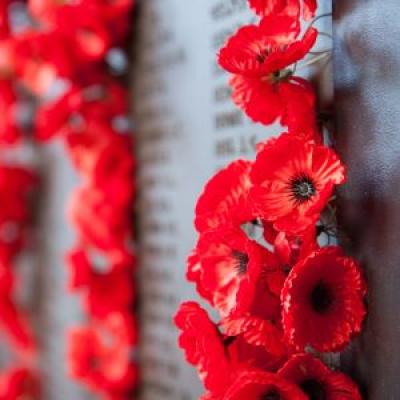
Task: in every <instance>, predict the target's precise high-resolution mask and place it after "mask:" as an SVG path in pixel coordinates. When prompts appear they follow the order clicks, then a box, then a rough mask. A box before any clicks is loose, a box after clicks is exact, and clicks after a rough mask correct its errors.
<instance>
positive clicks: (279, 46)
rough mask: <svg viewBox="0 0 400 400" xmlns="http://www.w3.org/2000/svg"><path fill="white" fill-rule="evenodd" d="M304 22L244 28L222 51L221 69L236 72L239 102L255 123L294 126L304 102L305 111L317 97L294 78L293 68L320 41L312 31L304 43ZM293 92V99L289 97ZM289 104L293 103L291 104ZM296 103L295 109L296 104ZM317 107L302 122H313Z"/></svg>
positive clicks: (269, 20) (270, 20)
mask: <svg viewBox="0 0 400 400" xmlns="http://www.w3.org/2000/svg"><path fill="white" fill-rule="evenodd" d="M299 32H300V30H299V23H298V21H296V20H294V19H292V18H290V17H265V18H264V19H263V20H262V21H261V22H260V24H259V25H249V26H245V27H243V28H240V29H239V30H238V31H237V32H236V34H235V35H233V36H232V37H231V38H230V39H229V40H228V42H227V44H226V45H225V47H223V48H222V49H221V51H220V54H219V58H218V61H219V64H220V65H221V67H222V68H224V69H225V70H227V71H228V72H230V73H232V74H233V76H232V77H231V79H230V84H231V86H232V90H233V92H232V98H233V101H234V102H235V103H236V104H237V105H238V106H239V107H241V108H242V109H243V110H244V111H245V112H246V114H247V115H248V116H249V117H250V118H251V119H253V120H254V121H255V122H261V123H263V124H271V123H273V122H274V121H276V120H277V119H280V120H281V122H282V123H284V122H285V120H286V121H290V122H293V118H294V117H292V116H291V117H290V118H289V117H288V114H291V110H292V109H293V108H294V107H295V106H296V104H298V103H299V102H300V103H301V104H303V108H305V105H306V104H309V105H313V104H312V102H311V104H310V99H313V98H314V92H313V90H312V88H311V86H310V85H307V84H305V83H304V81H303V80H302V79H301V78H293V77H291V75H292V70H290V69H289V68H288V67H290V65H292V64H294V63H295V62H297V61H299V60H301V59H302V58H303V57H304V56H305V55H306V54H307V53H308V52H309V51H310V49H311V48H312V46H313V45H314V43H315V41H316V37H317V31H316V30H315V29H313V28H310V29H309V30H308V31H307V32H306V33H305V34H304V36H303V38H301V39H299V40H295V39H296V37H297V35H298V34H299ZM291 93H293V95H289V96H288V94H291ZM288 102H289V104H287V103H288ZM290 102H293V103H294V104H290ZM313 112H314V108H312V109H310V110H308V111H307V113H305V114H304V115H303V116H301V117H298V118H301V119H302V120H305V122H303V125H304V124H305V123H307V122H311V124H312V123H313V121H312V119H311V120H310V121H309V118H310V116H311V117H312V115H313Z"/></svg>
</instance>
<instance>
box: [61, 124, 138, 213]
mask: <svg viewBox="0 0 400 400" xmlns="http://www.w3.org/2000/svg"><path fill="white" fill-rule="evenodd" d="M90 128H93V129H89V130H88V131H86V130H85V131H83V132H81V133H71V134H68V135H67V136H66V144H67V149H68V152H69V154H70V156H71V158H72V160H73V162H74V164H75V166H76V168H77V169H78V170H79V172H81V173H83V174H85V175H86V177H87V179H88V180H89V184H90V185H92V186H94V187H95V188H96V189H97V190H101V191H102V192H103V193H104V195H105V196H106V197H107V198H108V199H109V201H110V202H112V203H113V204H115V205H116V206H118V207H130V204H131V203H132V201H133V195H134V190H135V187H134V185H133V183H132V182H133V175H134V165H135V163H134V158H133V155H132V152H133V141H132V138H131V137H130V136H129V135H122V134H119V133H115V132H114V131H113V130H112V129H110V130H108V128H107V127H104V126H102V127H101V128H103V130H101V129H100V130H97V129H94V128H95V127H92V126H91V127H90ZM99 128H100V127H99ZM104 130H105V132H104V133H103V131H104Z"/></svg>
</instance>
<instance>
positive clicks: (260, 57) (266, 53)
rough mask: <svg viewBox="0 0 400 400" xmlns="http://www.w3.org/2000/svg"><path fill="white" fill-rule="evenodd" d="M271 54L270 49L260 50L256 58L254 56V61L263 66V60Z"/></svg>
mask: <svg viewBox="0 0 400 400" xmlns="http://www.w3.org/2000/svg"><path fill="white" fill-rule="evenodd" d="M270 54H271V50H270V49H263V50H261V51H260V52H259V53H258V54H257V56H256V60H257V61H258V62H259V63H260V64H264V62H265V60H266V59H267V57H268V56H269V55H270Z"/></svg>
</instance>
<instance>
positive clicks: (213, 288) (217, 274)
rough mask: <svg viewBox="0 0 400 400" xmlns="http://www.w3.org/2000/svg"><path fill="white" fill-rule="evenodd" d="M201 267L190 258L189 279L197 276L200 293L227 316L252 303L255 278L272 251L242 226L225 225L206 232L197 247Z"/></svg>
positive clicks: (242, 309) (267, 261)
mask: <svg viewBox="0 0 400 400" xmlns="http://www.w3.org/2000/svg"><path fill="white" fill-rule="evenodd" d="M195 252H196V254H197V257H198V258H197V260H198V263H199V267H198V269H197V272H194V271H193V266H195V264H194V263H193V262H192V261H193V260H192V258H190V259H189V268H188V275H187V277H188V279H189V280H190V279H192V278H194V279H195V283H196V285H197V288H198V289H197V290H198V292H199V293H200V294H202V293H205V294H210V295H211V297H208V296H207V297H206V299H207V300H208V301H210V303H211V304H212V305H213V306H214V307H216V308H217V309H218V310H219V312H220V313H221V315H223V316H227V315H229V314H230V313H232V312H235V311H237V310H238V309H240V310H241V311H244V310H245V309H246V306H248V305H250V304H251V301H252V299H253V296H254V293H255V282H257V279H258V277H259V275H260V273H261V270H262V267H263V265H264V264H268V263H269V258H270V256H271V255H270V253H269V252H268V250H266V249H264V248H263V247H261V246H260V245H258V244H257V243H256V242H255V241H253V240H250V239H248V238H247V237H246V235H245V234H244V232H243V231H241V230H240V229H221V230H219V231H215V232H211V231H210V232H206V233H204V234H202V235H201V236H200V238H199V241H198V243H197V246H196V250H195Z"/></svg>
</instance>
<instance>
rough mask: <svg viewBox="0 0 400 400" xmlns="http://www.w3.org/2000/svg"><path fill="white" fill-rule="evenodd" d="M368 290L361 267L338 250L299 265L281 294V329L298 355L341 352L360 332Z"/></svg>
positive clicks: (324, 251)
mask: <svg viewBox="0 0 400 400" xmlns="http://www.w3.org/2000/svg"><path fill="white" fill-rule="evenodd" d="M365 291H366V286H365V283H364V281H363V278H362V276H361V271H360V267H359V266H358V264H357V263H356V262H355V261H354V260H353V259H352V258H350V257H344V256H343V253H342V251H341V249H340V248H339V247H326V248H323V249H320V250H317V251H315V252H314V253H312V254H311V255H310V256H308V257H307V258H306V259H304V260H302V261H300V262H299V263H298V264H297V265H296V266H295V267H294V268H293V269H292V271H291V272H290V274H289V276H288V279H287V280H286V282H285V286H284V288H283V290H282V296H281V299H282V304H283V314H282V320H283V327H284V331H285V336H286V338H287V340H288V342H289V343H290V344H291V345H293V346H295V347H296V349H298V350H300V351H302V350H303V349H304V348H305V347H306V346H312V347H313V348H314V349H316V350H318V351H321V352H328V351H339V350H341V349H343V347H344V346H346V345H347V344H348V342H349V340H350V339H351V338H352V337H353V336H354V335H356V334H357V333H359V332H360V331H361V327H362V322H363V319H364V316H365V313H366V311H365V306H364V302H363V297H364V295H365Z"/></svg>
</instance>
